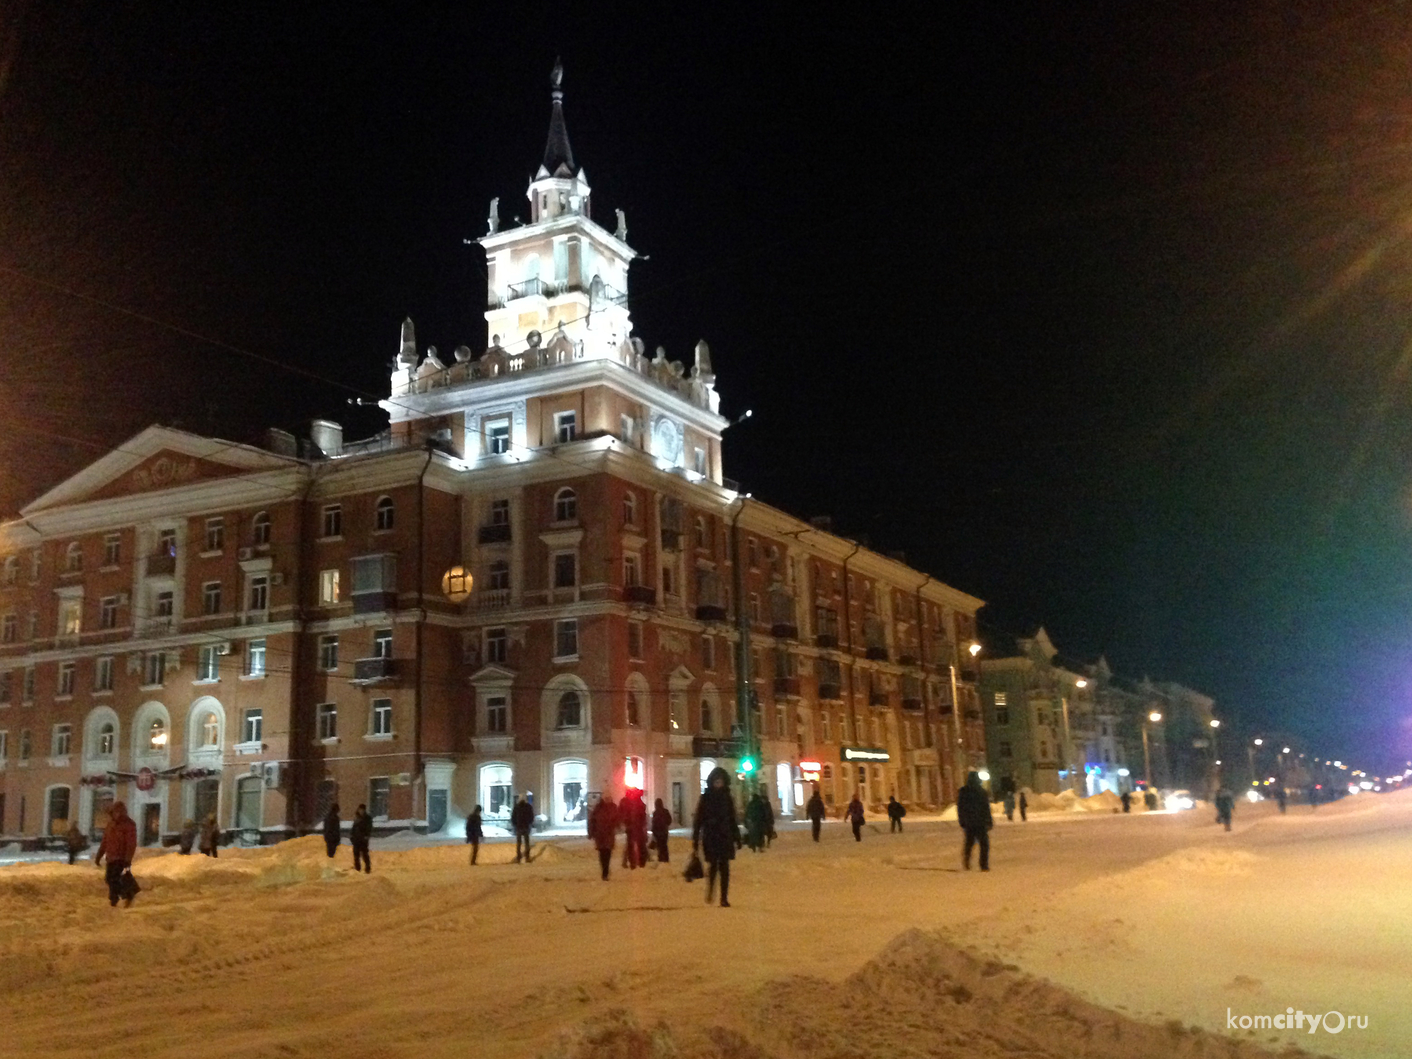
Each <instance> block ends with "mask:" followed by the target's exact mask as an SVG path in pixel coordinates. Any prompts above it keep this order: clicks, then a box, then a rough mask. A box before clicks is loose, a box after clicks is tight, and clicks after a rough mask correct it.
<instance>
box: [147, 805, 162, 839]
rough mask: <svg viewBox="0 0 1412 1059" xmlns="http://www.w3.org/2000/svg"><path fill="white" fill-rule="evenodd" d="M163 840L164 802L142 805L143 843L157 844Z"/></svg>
mask: <svg viewBox="0 0 1412 1059" xmlns="http://www.w3.org/2000/svg"><path fill="white" fill-rule="evenodd" d="M160 841H162V803H161V802H148V803H147V804H146V805H144V806H143V807H142V844H143V845H144V846H155V845H156V844H157V843H158V842H160Z"/></svg>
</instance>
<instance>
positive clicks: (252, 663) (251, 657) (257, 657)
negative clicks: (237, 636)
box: [245, 640, 265, 677]
mask: <svg viewBox="0 0 1412 1059" xmlns="http://www.w3.org/2000/svg"><path fill="white" fill-rule="evenodd" d="M245 675H246V676H247V677H263V676H264V675H265V641H264V640H247V641H246V643H245Z"/></svg>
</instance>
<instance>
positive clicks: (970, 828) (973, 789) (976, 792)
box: [956, 772, 995, 871]
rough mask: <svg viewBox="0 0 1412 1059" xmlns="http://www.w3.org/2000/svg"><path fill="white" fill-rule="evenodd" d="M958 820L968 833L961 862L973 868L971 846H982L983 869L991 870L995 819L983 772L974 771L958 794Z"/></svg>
mask: <svg viewBox="0 0 1412 1059" xmlns="http://www.w3.org/2000/svg"><path fill="white" fill-rule="evenodd" d="M956 822H957V823H959V824H960V825H961V830H962V831H964V832H965V833H966V844H965V847H964V848H963V850H962V853H961V863H962V864H963V865H965V868H966V870H967V871H970V870H971V848H972V847H973V846H975V845H977V844H979V845H980V847H981V871H990V829H991V827H992V826H993V825H994V823H995V821H994V819H993V818H992V817H991V815H990V796H989V795H988V794H986V791H985V788H984V787H982V786H981V774H980V773H979V772H972V773H970V774H969V775H968V776H967V777H966V785H965V786H964V787H962V788H961V790H960V792H958V793H957V795H956Z"/></svg>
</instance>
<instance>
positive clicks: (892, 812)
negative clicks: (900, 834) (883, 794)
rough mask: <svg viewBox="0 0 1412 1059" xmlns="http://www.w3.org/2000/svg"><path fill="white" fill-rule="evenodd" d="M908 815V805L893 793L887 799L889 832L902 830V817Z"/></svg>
mask: <svg viewBox="0 0 1412 1059" xmlns="http://www.w3.org/2000/svg"><path fill="white" fill-rule="evenodd" d="M906 815H907V807H906V806H905V805H903V804H902V803H901V802H899V801H898V800H897V796H896V795H893V796H891V797H890V798H888V800H887V818H888V820H889V821H890V824H889V826H888V829H887V830H888V833H889V834H891V833H892V832H894V831H901V830H902V818H903V817H904V816H906Z"/></svg>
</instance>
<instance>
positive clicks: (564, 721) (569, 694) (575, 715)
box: [554, 691, 583, 728]
mask: <svg viewBox="0 0 1412 1059" xmlns="http://www.w3.org/2000/svg"><path fill="white" fill-rule="evenodd" d="M554 727H555V728H581V727H583V704H582V703H581V702H580V701H579V693H578V692H577V691H566V692H564V694H562V695H560V696H559V717H558V720H557V722H556V723H555V725H554Z"/></svg>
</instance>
